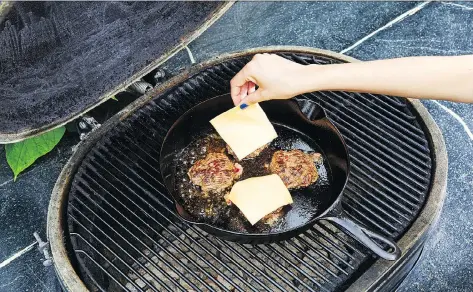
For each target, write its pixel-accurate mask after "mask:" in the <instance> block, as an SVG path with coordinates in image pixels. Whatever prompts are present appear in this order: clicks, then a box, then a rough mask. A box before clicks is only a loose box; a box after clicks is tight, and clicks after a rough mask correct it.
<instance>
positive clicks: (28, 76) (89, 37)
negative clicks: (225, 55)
mask: <svg viewBox="0 0 473 292" xmlns="http://www.w3.org/2000/svg"><path fill="white" fill-rule="evenodd" d="M230 5H231V3H222V2H205V3H204V2H180V1H179V2H101V1H99V2H15V3H7V4H6V5H2V8H1V9H0V30H1V33H0V49H1V52H2V54H1V55H0V93H1V94H0V104H1V105H2V106H1V107H0V143H5V142H15V141H18V140H21V139H24V138H27V137H28V136H31V135H35V134H38V133H40V132H43V131H47V130H49V129H51V128H52V127H55V126H58V125H60V124H63V123H66V122H67V121H69V120H71V119H73V118H74V117H77V116H78V115H80V114H82V113H84V112H85V111H87V110H89V109H90V108H92V107H94V106H96V105H98V104H99V103H100V102H103V101H104V100H106V98H107V97H110V95H113V94H115V93H116V92H117V91H120V90H123V89H124V88H125V87H126V86H128V85H129V84H130V83H131V82H133V81H135V80H136V79H138V78H139V77H141V76H142V75H144V74H145V73H147V72H149V71H150V70H152V69H153V68H155V67H156V66H158V65H159V64H162V63H163V62H164V61H165V60H167V59H168V58H169V57H170V56H172V54H174V53H175V52H176V51H178V50H179V49H181V48H182V46H183V45H185V44H187V43H188V42H190V41H192V40H193V39H194V38H196V37H197V36H198V35H200V34H201V33H202V32H203V31H204V30H205V29H206V28H207V27H209V26H210V25H211V24H212V23H213V22H214V21H215V20H216V19H218V18H219V17H220V16H221V15H222V14H223V13H224V11H226V9H227V8H228V7H229V6H230Z"/></svg>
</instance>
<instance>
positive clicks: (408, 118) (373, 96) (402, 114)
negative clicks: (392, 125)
mask: <svg viewBox="0 0 473 292" xmlns="http://www.w3.org/2000/svg"><path fill="white" fill-rule="evenodd" d="M356 95H357V96H359V97H360V98H362V99H365V100H366V99H367V98H366V97H365V96H369V97H371V98H374V99H378V98H377V97H376V96H375V95H373V94H371V93H366V94H365V96H363V95H361V94H360V93H356ZM384 97H386V96H384ZM368 102H369V103H371V104H372V105H373V106H374V107H376V108H377V109H379V110H380V111H382V112H383V113H385V114H387V115H391V118H392V119H393V120H396V118H398V119H399V116H402V117H403V118H405V119H406V120H409V121H414V120H415V119H416V117H415V116H413V115H408V114H406V113H403V112H402V111H400V110H399V109H397V108H395V107H393V106H392V105H390V104H389V103H388V102H383V106H385V108H383V107H381V106H379V105H377V104H376V103H374V102H370V101H369V100H368ZM388 109H389V110H391V111H392V112H390V111H388ZM394 113H396V114H397V115H398V116H396V115H394ZM396 121H397V122H399V123H402V122H404V123H406V121H404V120H402V119H399V120H396ZM408 125H410V126H409V127H411V128H412V127H414V125H412V124H408ZM415 131H418V132H419V133H422V130H421V129H420V128H416V130H415Z"/></svg>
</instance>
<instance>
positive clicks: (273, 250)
mask: <svg viewBox="0 0 473 292" xmlns="http://www.w3.org/2000/svg"><path fill="white" fill-rule="evenodd" d="M266 247H267V248H268V249H269V250H271V251H272V252H273V253H277V250H276V249H275V248H274V247H273V246H272V245H270V244H268V245H266ZM256 248H257V249H258V250H260V251H261V250H262V248H261V247H259V246H257V247H256ZM279 256H280V258H282V259H283V260H284V261H285V262H286V263H288V264H289V265H290V266H291V267H292V268H293V269H294V270H296V271H297V272H298V273H301V274H302V275H304V276H305V277H306V278H307V279H309V281H310V282H312V283H313V284H315V285H316V286H317V287H319V288H321V289H322V290H325V291H330V290H328V289H327V288H326V287H324V286H322V285H321V284H320V283H319V282H317V281H315V280H314V278H313V277H311V276H309V275H308V274H307V273H306V272H305V271H304V270H302V269H301V268H299V267H298V266H296V265H295V264H294V263H293V262H291V260H289V259H288V258H287V257H286V256H285V255H284V254H279ZM268 258H269V259H270V261H271V262H273V263H276V265H278V266H282V267H284V266H283V265H281V264H280V263H279V262H278V261H276V260H274V259H273V258H272V257H271V256H270V255H269V256H268ZM302 263H303V262H302ZM288 271H289V272H291V271H290V270H288ZM291 274H292V272H291ZM294 278H295V279H297V280H298V281H299V283H301V284H302V285H303V286H304V287H306V288H307V289H311V287H310V286H309V285H307V284H306V283H305V282H304V281H302V280H301V279H300V278H298V277H296V276H294ZM321 278H322V279H324V280H325V281H326V282H327V283H329V284H331V285H333V283H332V282H330V281H329V280H328V279H327V278H325V277H321Z"/></svg>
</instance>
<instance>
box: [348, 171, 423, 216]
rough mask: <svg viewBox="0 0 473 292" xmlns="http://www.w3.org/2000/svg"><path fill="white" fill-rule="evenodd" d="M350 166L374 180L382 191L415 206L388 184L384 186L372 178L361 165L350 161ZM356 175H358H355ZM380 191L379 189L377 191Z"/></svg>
mask: <svg viewBox="0 0 473 292" xmlns="http://www.w3.org/2000/svg"><path fill="white" fill-rule="evenodd" d="M351 166H352V168H353V169H356V170H357V171H358V172H359V173H360V174H363V175H364V176H365V177H368V178H370V179H371V180H372V181H373V182H375V183H376V184H378V186H380V188H381V189H382V190H384V191H386V194H390V195H392V196H393V197H395V198H396V199H398V200H399V201H402V202H404V203H405V204H406V205H409V207H411V208H413V209H414V208H416V204H415V203H413V202H411V201H409V200H407V199H406V198H404V197H403V196H401V195H399V194H398V193H396V192H395V191H394V190H393V189H391V188H390V187H389V186H386V185H384V184H383V183H382V182H381V181H379V180H377V179H375V178H373V176H371V175H370V174H369V173H367V172H366V171H365V170H364V169H362V168H361V167H358V165H357V164H355V163H352V164H351ZM357 176H358V175H357ZM358 177H359V176H358ZM373 189H374V190H377V188H375V187H374V186H373ZM379 192H381V191H379ZM410 212H412V210H410Z"/></svg>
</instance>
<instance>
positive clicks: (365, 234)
mask: <svg viewBox="0 0 473 292" xmlns="http://www.w3.org/2000/svg"><path fill="white" fill-rule="evenodd" d="M323 219H325V220H328V221H331V222H333V223H335V224H336V225H338V226H341V227H343V228H345V229H346V230H347V231H348V232H350V233H351V234H352V235H353V237H355V238H356V239H357V240H359V241H360V242H361V243H363V244H364V245H365V246H366V247H367V248H369V249H370V250H371V251H373V252H374V253H375V254H377V255H378V256H379V257H381V258H383V259H385V260H389V261H395V260H397V259H399V258H400V257H401V249H400V248H399V247H398V246H397V245H396V243H395V242H393V241H392V240H390V239H388V238H386V237H384V236H382V235H380V234H378V233H375V232H373V231H370V230H368V229H366V228H364V227H362V226H360V225H358V224H356V223H355V222H353V221H352V220H351V219H349V218H347V217H346V216H340V217H324V218H323ZM373 239H376V240H379V241H380V242H382V243H384V244H386V245H387V246H389V247H390V248H391V251H386V250H384V249H383V248H382V247H381V246H379V245H378V244H377V243H376V242H375V241H374V240H373Z"/></svg>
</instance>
